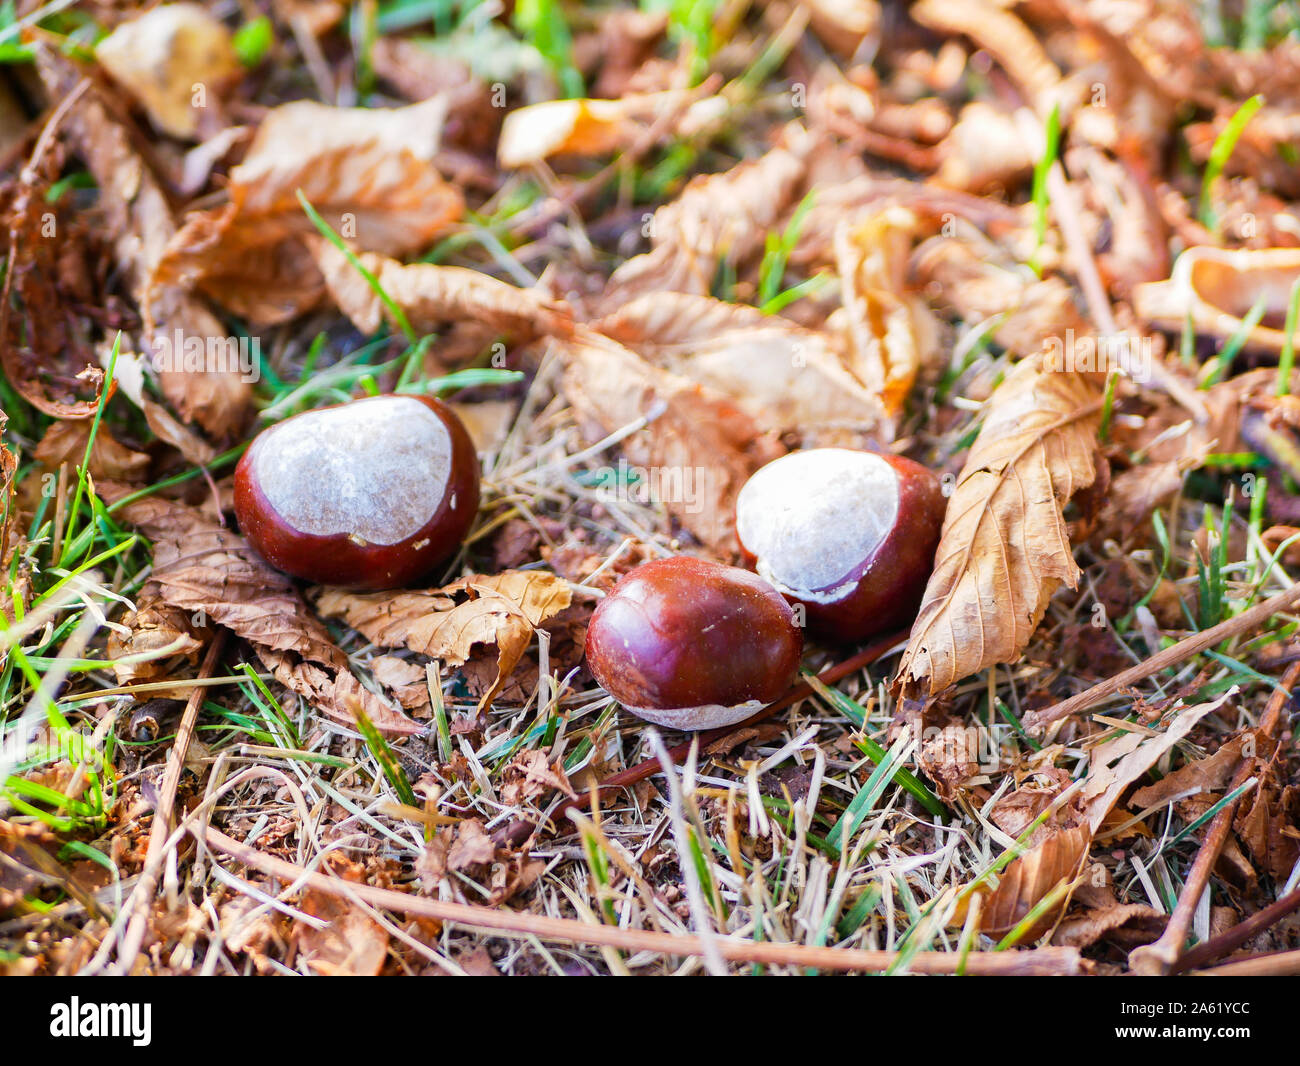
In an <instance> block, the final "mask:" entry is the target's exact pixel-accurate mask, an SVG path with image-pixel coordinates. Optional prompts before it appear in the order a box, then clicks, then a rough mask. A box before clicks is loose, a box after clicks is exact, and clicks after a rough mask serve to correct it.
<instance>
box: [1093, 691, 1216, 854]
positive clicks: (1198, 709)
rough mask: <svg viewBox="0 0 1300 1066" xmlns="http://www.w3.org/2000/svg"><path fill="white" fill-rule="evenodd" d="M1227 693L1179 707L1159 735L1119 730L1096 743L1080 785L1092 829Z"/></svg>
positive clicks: (1100, 822) (1099, 824) (1094, 829)
mask: <svg viewBox="0 0 1300 1066" xmlns="http://www.w3.org/2000/svg"><path fill="white" fill-rule="evenodd" d="M1225 699H1227V695H1226V694H1225V695H1223V696H1221V697H1219V699H1217V700H1211V701H1210V702H1208V703H1198V704H1195V705H1193V706H1191V707H1186V708H1183V709H1182V710H1180V711H1179V712H1178V715H1177V717H1176V718H1174V720H1173V721H1172V722H1170V723H1169V724H1168V725H1167V726H1166V727H1165V729H1164V731H1163V732H1162V733H1160V735H1159V736H1154V737H1152V736H1146V735H1145V734H1143V733H1139V732H1132V733H1120V735H1119V736H1117V737H1114V738H1112V739H1110V740H1107V741H1104V742H1103V743H1101V744H1098V745H1097V746H1096V747H1095V748H1093V749H1092V752H1091V754H1090V757H1089V760H1088V774H1087V778H1086V782H1085V784H1084V786H1083V795H1082V803H1083V813H1084V817H1085V818H1086V819H1087V821H1088V824H1089V825H1090V826H1091V827H1092V830H1093V832H1096V831H1097V830H1098V829H1099V828H1100V827H1101V824H1102V822H1103V821H1105V819H1106V816H1107V815H1108V814H1109V813H1110V811H1111V808H1112V807H1114V806H1115V804H1116V803H1117V802H1118V801H1119V797H1120V796H1121V795H1122V794H1123V793H1124V791H1125V790H1126V789H1127V788H1128V787H1129V786H1130V785H1132V784H1133V783H1134V782H1135V781H1137V780H1138V778H1140V777H1141V776H1142V775H1143V774H1145V773H1146V772H1147V771H1148V770H1150V769H1151V767H1153V766H1154V765H1155V764H1156V763H1157V762H1158V761H1159V759H1160V757H1161V756H1162V755H1164V753H1165V752H1167V751H1168V750H1169V749H1170V748H1172V747H1173V746H1174V745H1175V744H1177V743H1178V742H1179V741H1180V740H1182V739H1183V738H1184V737H1185V736H1187V734H1188V733H1189V732H1190V731H1191V729H1192V726H1194V725H1196V723H1197V722H1199V721H1200V720H1201V719H1202V718H1204V717H1205V716H1206V715H1207V714H1209V713H1210V711H1212V710H1214V709H1215V708H1216V707H1219V706H1220V705H1221V704H1222V703H1223V701H1224V700H1225Z"/></svg>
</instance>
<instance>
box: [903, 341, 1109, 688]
mask: <svg viewBox="0 0 1300 1066" xmlns="http://www.w3.org/2000/svg"><path fill="white" fill-rule="evenodd" d="M1100 414H1101V400H1100V397H1099V395H1098V393H1097V390H1096V389H1095V387H1094V386H1093V385H1092V384H1091V382H1090V381H1088V380H1087V379H1085V378H1083V377H1081V376H1079V375H1076V374H1068V373H1052V372H1048V371H1044V370H1043V369H1042V366H1041V364H1040V363H1039V361H1037V360H1030V361H1026V362H1022V363H1020V364H1018V365H1017V366H1016V367H1015V368H1013V369H1012V371H1011V372H1010V373H1009V374H1008V375H1007V378H1006V380H1005V381H1003V383H1002V385H1001V386H1000V387H999V388H998V390H997V392H996V393H994V395H993V398H992V400H991V401H990V403H989V411H988V415H987V417H986V418H985V421H984V425H983V428H982V429H981V430H980V434H979V437H978V438H976V441H975V443H974V444H973V445H972V446H971V450H970V455H969V456H968V457H967V460H966V465H965V467H964V468H963V469H962V472H961V476H960V477H959V478H958V481H957V485H956V487H955V488H954V490H953V493H952V496H951V498H950V499H949V501H948V512H947V515H946V517H945V518H944V524H943V535H942V537H941V539H940V541H939V549H938V552H937V554H936V559H935V568H934V573H933V574H932V575H931V577H930V581H929V584H928V585H927V586H926V590H925V597H924V600H923V602H922V604H921V610H920V613H919V615H918V616H917V619H916V622H915V623H914V625H913V626H912V635H911V639H910V640H909V641H908V645H907V649H906V650H905V651H904V652H903V658H902V661H901V663H900V664H899V669H898V675H897V677H896V678H895V679H894V685H895V689H896V691H898V692H900V693H901V694H902V696H903V697H904V698H907V699H920V698H924V697H926V696H932V695H937V694H938V693H940V692H942V691H943V690H944V689H946V688H947V687H948V686H949V685H951V684H953V683H955V682H956V681H958V680H960V679H961V678H963V677H966V676H968V675H970V674H973V673H976V672H977V671H979V670H982V669H984V668H985V667H986V666H990V665H992V664H994V663H1006V662H1012V661H1014V659H1015V658H1016V656H1017V655H1019V654H1020V652H1021V650H1022V649H1023V648H1024V647H1025V645H1026V644H1028V643H1029V638H1030V637H1031V636H1032V635H1033V632H1034V629H1035V628H1036V627H1037V626H1038V622H1039V620H1040V619H1041V618H1042V616H1043V612H1044V611H1045V610H1046V609H1047V601H1048V599H1049V598H1050V597H1051V595H1052V593H1053V592H1054V591H1055V590H1056V589H1057V587H1059V586H1060V585H1061V584H1066V585H1069V586H1070V587H1071V588H1073V587H1075V586H1076V585H1077V583H1078V580H1079V568H1078V566H1077V565H1076V564H1075V561H1074V557H1073V555H1072V554H1071V550H1070V539H1069V534H1068V532H1067V530H1066V525H1065V519H1064V517H1063V515H1062V509H1063V508H1064V507H1065V504H1066V502H1067V501H1068V500H1069V499H1070V497H1071V496H1073V495H1074V494H1075V493H1076V492H1078V491H1079V490H1081V489H1084V488H1087V487H1088V486H1089V485H1091V484H1092V483H1093V481H1094V480H1095V478H1096V476H1097V466H1096V454H1097V441H1096V434H1097V425H1098V421H1099V419H1100Z"/></svg>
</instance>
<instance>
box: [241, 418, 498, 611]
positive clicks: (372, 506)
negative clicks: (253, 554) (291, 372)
mask: <svg viewBox="0 0 1300 1066" xmlns="http://www.w3.org/2000/svg"><path fill="white" fill-rule="evenodd" d="M478 502H479V473H478V456H477V455H476V453H475V450H474V443H473V441H471V440H470V437H469V433H468V432H466V430H465V426H464V425H463V424H462V423H461V421H460V419H459V418H457V417H456V415H455V413H454V412H453V411H452V410H451V409H450V408H448V407H446V406H444V405H443V404H441V403H439V402H438V401H437V400H434V399H431V398H429V397H424V396H399V395H392V396H374V397H370V398H367V399H364V400H354V401H352V402H351V403H345V404H338V405H336V406H334V407H322V408H320V409H319V410H315V411H306V412H304V413H303V414H300V415H295V416H294V417H293V418H288V419H285V421H283V422H280V423H278V424H276V425H274V426H270V427H268V428H267V429H265V430H263V431H262V432H261V433H260V434H259V435H258V436H257V438H256V439H255V440H254V441H253V443H252V444H251V445H249V448H248V451H246V452H245V453H244V457H243V458H242V459H240V461H239V466H238V467H236V469H235V515H236V517H238V519H239V528H240V530H241V531H242V532H243V534H244V536H245V537H247V538H248V540H249V541H250V542H251V543H252V545H253V547H254V548H256V549H257V550H258V551H259V552H260V553H261V554H262V556H263V558H265V559H266V561H267V562H269V563H270V564H271V565H272V566H274V567H276V568H278V569H280V570H283V571H284V572H285V573H287V574H292V575H293V576H295V577H301V578H305V579H306V580H308V581H315V582H319V583H321V584H327V585H344V586H348V587H351V588H368V589H381V588H395V587H397V586H399V585H404V584H406V583H407V582H409V581H412V580H414V579H415V578H417V577H420V576H421V575H422V574H425V573H427V572H428V571H429V570H431V569H432V568H433V567H434V566H436V565H437V564H438V563H440V562H442V561H443V560H444V559H446V558H447V557H448V556H450V555H451V554H452V553H453V552H454V551H455V550H456V549H457V548H458V547H459V546H460V544H461V542H462V541H463V540H464V539H465V534H466V533H467V532H469V527H470V524H471V523H472V522H473V521H474V515H475V513H476V512H477V511H478Z"/></svg>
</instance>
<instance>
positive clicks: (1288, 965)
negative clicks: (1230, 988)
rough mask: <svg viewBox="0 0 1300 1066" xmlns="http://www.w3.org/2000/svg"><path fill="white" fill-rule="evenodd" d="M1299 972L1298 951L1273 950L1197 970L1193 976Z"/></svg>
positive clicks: (1255, 975)
mask: <svg viewBox="0 0 1300 1066" xmlns="http://www.w3.org/2000/svg"><path fill="white" fill-rule="evenodd" d="M1297 974H1300V951H1275V952H1273V953H1272V954H1269V955H1252V956H1251V957H1250V958H1249V959H1241V960H1240V961H1238V962H1229V963H1225V964H1224V965H1222V966H1215V967H1213V968H1212V969H1209V970H1197V971H1196V972H1195V973H1194V974H1193V975H1192V976H1194V977H1294V976H1296V975H1297Z"/></svg>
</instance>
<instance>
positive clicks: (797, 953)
mask: <svg viewBox="0 0 1300 1066" xmlns="http://www.w3.org/2000/svg"><path fill="white" fill-rule="evenodd" d="M192 832H194V833H195V835H201V838H202V839H203V840H204V841H206V842H207V844H208V845H209V846H210V847H213V848H215V849H216V850H217V851H220V852H222V853H224V854H226V855H229V856H230V857H231V858H233V859H235V860H236V861H238V862H241V863H243V864H244V865H245V866H250V867H252V868H253V869H256V870H261V871H262V872H263V873H266V874H270V875H271V876H272V877H275V878H277V879H278V880H280V881H283V882H284V883H286V884H293V885H298V886H301V887H303V888H312V889H315V890H316V891H318V892H326V893H329V894H330V895H333V896H344V897H347V896H349V895H353V894H355V895H356V896H357V897H358V898H360V899H363V900H365V901H366V902H367V903H370V904H372V905H374V906H377V907H384V908H386V909H388V910H392V911H397V912H398V913H401V914H410V915H415V916H418V917H424V918H434V919H436V920H438V921H442V922H454V923H456V924H457V925H461V926H466V927H468V928H471V929H477V930H482V931H490V932H495V933H500V934H514V935H516V936H536V937H542V938H546V939H548V940H558V941H562V942H566V943H575V944H595V945H608V946H610V947H615V948H622V949H623V950H625V951H629V952H636V951H653V952H657V953H660V954H664V955H690V956H702V955H703V954H704V952H705V945H704V942H703V941H702V940H701V939H700V938H699V937H697V936H677V935H674V934H671V933H658V932H654V931H652V930H648V929H622V928H619V927H617V926H610V925H588V924H587V923H585V922H580V921H576V920H574V919H572V918H551V917H548V916H546V915H542V914H529V913H527V912H523V911H513V910H509V909H506V908H496V907H483V906H476V905H474V904H470V903H452V902H450V901H447V900H435V899H428V898H427V897H424V896H415V895H408V894H407V893H405V892H396V891H394V890H392V889H389V888H375V887H374V886H372V885H364V884H356V883H354V882H351V881H344V880H343V879H342V878H338V877H330V876H327V875H325V874H320V873H313V872H311V871H309V870H304V869H303V868H302V867H301V866H295V865H294V864H293V863H290V862H286V861H285V860H283V859H279V858H276V857H275V856H273V855H267V854H265V853H264V852H261V851H258V850H257V849H256V848H253V847H250V846H248V845H247V844H241V843H240V842H239V841H237V840H235V839H233V838H231V837H228V836H226V835H225V833H222V832H220V831H219V830H217V829H213V828H212V827H211V826H208V827H206V828H205V829H202V830H199V829H198V828H197V827H196V828H194V829H192ZM713 943H714V946H715V947H716V948H717V950H718V953H719V954H720V955H722V957H723V958H725V959H730V960H731V961H733V962H759V963H764V964H767V965H771V966H813V967H819V968H822V969H827V970H885V969H887V968H888V967H889V966H890V965H892V964H893V963H894V962H895V961H897V959H898V956H899V953H898V952H896V951H867V950H863V949H860V948H824V947H810V946H808V945H806V944H779V943H773V942H770V941H762V942H755V941H752V940H741V939H738V938H735V937H729V936H718V937H715V939H714V941H713ZM958 966H964V969H965V972H966V973H969V974H978V975H983V976H1038V977H1048V976H1073V975H1078V974H1082V973H1086V972H1088V970H1089V964H1088V963H1087V961H1086V960H1085V959H1083V957H1082V956H1081V955H1080V954H1079V951H1078V949H1077V948H1057V947H1051V948H1037V949H1034V950H1031V951H998V952H993V951H989V952H973V953H972V954H970V955H968V956H966V958H965V959H964V960H963V959H962V958H961V956H960V955H959V953H957V952H950V951H919V952H917V953H916V954H915V955H913V956H912V957H911V959H910V960H909V961H908V965H907V968H908V970H909V971H911V972H913V973H927V974H933V973H955V972H956V970H957V968H958Z"/></svg>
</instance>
